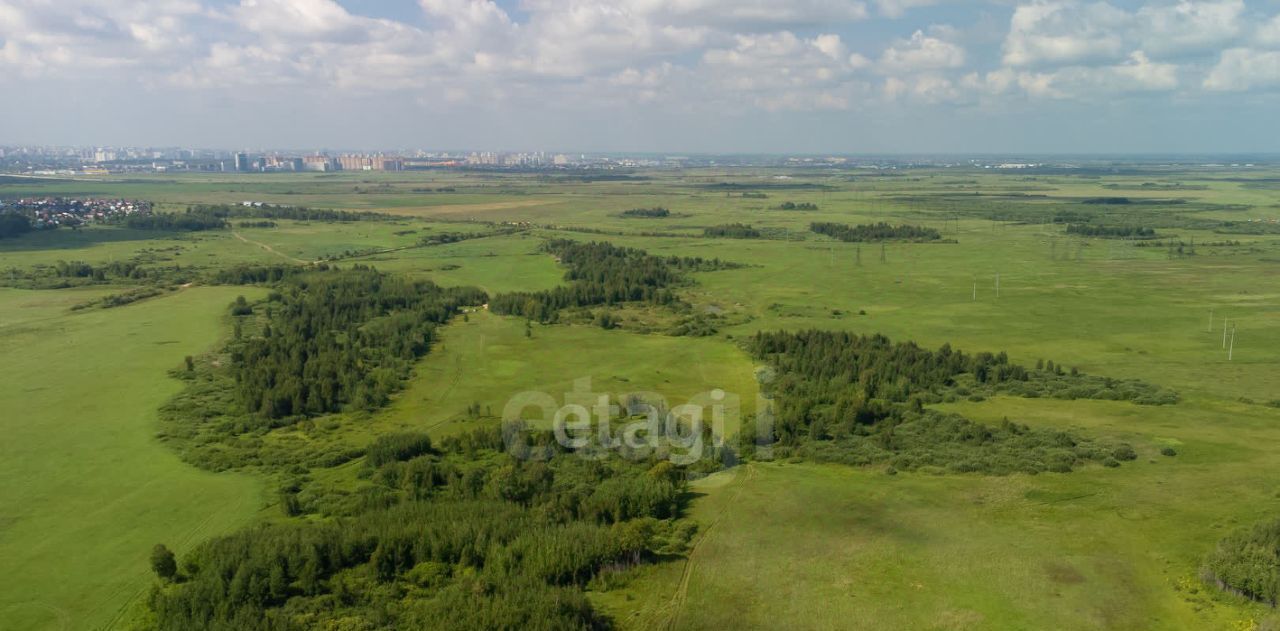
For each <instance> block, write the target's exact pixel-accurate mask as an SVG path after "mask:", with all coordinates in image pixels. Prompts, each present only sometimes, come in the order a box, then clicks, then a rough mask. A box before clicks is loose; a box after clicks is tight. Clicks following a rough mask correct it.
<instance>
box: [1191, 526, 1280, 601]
mask: <svg viewBox="0 0 1280 631" xmlns="http://www.w3.org/2000/svg"><path fill="white" fill-rule="evenodd" d="M1205 570H1206V571H1207V573H1208V575H1209V578H1210V579H1211V580H1214V581H1216V582H1217V583H1218V585H1219V586H1220V587H1222V588H1224V589H1229V590H1232V591H1235V592H1238V593H1240V594H1242V595H1244V596H1246V597H1248V598H1252V599H1254V600H1260V601H1263V602H1265V603H1269V604H1270V605H1271V606H1273V607H1274V606H1276V604H1277V603H1280V519H1272V520H1269V521H1265V522H1262V523H1260V524H1257V525H1255V526H1254V527H1253V528H1251V529H1249V530H1248V531H1243V532H1238V533H1235V534H1232V535H1230V536H1228V537H1227V538H1225V539H1223V540H1222V541H1221V542H1220V543H1218V548H1217V549H1216V550H1214V551H1213V553H1212V554H1210V555H1209V558H1208V559H1207V560H1206V561H1205Z"/></svg>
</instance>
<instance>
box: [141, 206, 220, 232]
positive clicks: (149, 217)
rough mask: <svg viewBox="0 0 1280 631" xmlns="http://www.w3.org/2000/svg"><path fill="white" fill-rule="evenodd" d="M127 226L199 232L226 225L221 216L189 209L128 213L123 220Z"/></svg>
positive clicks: (218, 228) (217, 228)
mask: <svg viewBox="0 0 1280 631" xmlns="http://www.w3.org/2000/svg"><path fill="white" fill-rule="evenodd" d="M124 225H125V227H127V228H132V229H134V230H164V231H168V232H200V231H203V230H221V229H223V228H226V227H227V220H226V219H225V218H223V217H222V216H219V215H217V214H214V213H212V212H209V211H208V210H204V209H190V208H188V209H187V210H186V212H182V213H153V214H146V215H142V214H137V215H129V216H128V217H126V218H125V220H124Z"/></svg>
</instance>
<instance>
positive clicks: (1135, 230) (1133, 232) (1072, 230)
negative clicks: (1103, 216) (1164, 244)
mask: <svg viewBox="0 0 1280 631" xmlns="http://www.w3.org/2000/svg"><path fill="white" fill-rule="evenodd" d="M1067 234H1074V235H1079V236H1082V237H1102V238H1104V239H1154V238H1156V231H1155V229H1153V228H1148V227H1144V226H1105V225H1098V224H1079V223H1073V224H1067Z"/></svg>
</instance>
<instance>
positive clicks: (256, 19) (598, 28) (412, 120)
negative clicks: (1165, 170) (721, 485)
mask: <svg viewBox="0 0 1280 631" xmlns="http://www.w3.org/2000/svg"><path fill="white" fill-rule="evenodd" d="M3 144H10V145H12V144H61V145H104V146H105V145H131V146H144V145H151V146H198V147H217V148H228V149H255V148H274V147H292V148H342V149H396V148H437V149H476V150H484V149H488V150H510V151H516V150H548V151H571V152H579V151H581V152H604V151H615V152H654V153H668V154H674V153H817V154H822V153H842V154H859V153H863V154H869V153H875V154H883V153H903V154H919V153H961V154H966V153H967V154H975V153H1024V154H1048V153H1123V154H1136V153H1276V152H1280V0H1250V1H1245V0H1101V1H1078V0H590V1H589V0H496V1H495V0H0V145H3Z"/></svg>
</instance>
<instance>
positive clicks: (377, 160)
mask: <svg viewBox="0 0 1280 631" xmlns="http://www.w3.org/2000/svg"><path fill="white" fill-rule="evenodd" d="M338 166H339V168H341V169H342V170H343V171H403V170H404V160H403V159H401V158H399V157H396V156H380V155H378V156H363V155H344V156H338Z"/></svg>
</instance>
